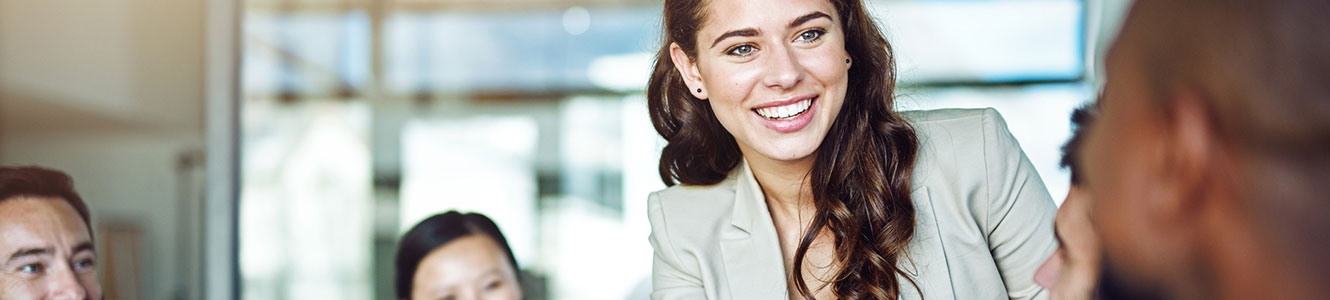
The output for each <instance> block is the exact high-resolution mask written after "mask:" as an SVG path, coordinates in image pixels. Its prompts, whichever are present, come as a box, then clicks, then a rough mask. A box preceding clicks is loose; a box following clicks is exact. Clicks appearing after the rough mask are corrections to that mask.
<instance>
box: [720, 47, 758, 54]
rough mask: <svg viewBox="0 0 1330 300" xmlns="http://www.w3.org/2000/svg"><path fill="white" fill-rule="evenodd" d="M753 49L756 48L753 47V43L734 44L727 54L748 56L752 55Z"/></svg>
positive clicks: (755, 49)
mask: <svg viewBox="0 0 1330 300" xmlns="http://www.w3.org/2000/svg"><path fill="white" fill-rule="evenodd" d="M753 51H757V48H756V47H753V45H739V46H735V47H734V48H730V51H729V52H727V54H729V55H735V56H748V55H752V54H753Z"/></svg>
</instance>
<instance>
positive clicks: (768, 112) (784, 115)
mask: <svg viewBox="0 0 1330 300" xmlns="http://www.w3.org/2000/svg"><path fill="white" fill-rule="evenodd" d="M812 104H813V99H808V100H804V101H799V102H795V103H792V104H790V105H785V106H778V107H764V108H758V109H754V110H753V111H754V112H757V114H758V115H759V116H762V117H763V118H767V119H771V120H780V119H789V118H793V117H794V116H798V115H800V114H803V113H804V112H806V111H808V108H809V107H812Z"/></svg>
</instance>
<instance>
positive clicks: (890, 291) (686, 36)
mask: <svg viewBox="0 0 1330 300" xmlns="http://www.w3.org/2000/svg"><path fill="white" fill-rule="evenodd" d="M831 1H832V4H833V5H834V6H835V8H836V13H837V14H838V15H839V16H840V20H841V25H842V27H844V32H845V50H846V51H847V52H848V53H849V55H850V57H851V58H852V59H853V60H854V62H855V63H854V65H853V66H852V67H851V68H850V70H849V74H848V75H849V85H848V86H849V87H848V90H847V91H846V93H845V104H844V105H843V106H842V108H841V112H840V114H839V115H838V116H837V117H836V120H835V121H834V123H833V124H832V125H831V129H830V131H829V132H827V136H826V137H825V138H824V139H823V140H822V144H821V145H819V146H818V150H817V152H816V154H815V155H816V158H815V160H814V163H813V169H812V170H811V171H810V174H808V176H809V177H807V178H808V179H809V181H810V182H811V185H812V192H813V207H814V208H815V209H816V213H815V215H814V216H813V220H812V224H811V226H809V227H808V230H806V231H805V232H804V233H803V236H802V239H801V241H800V243H799V247H798V249H797V250H795V254H794V270H793V271H794V272H793V273H792V274H790V276H793V277H792V278H791V279H793V280H794V283H795V288H797V290H798V291H799V292H800V294H802V295H803V296H804V298H806V299H813V293H812V291H811V290H810V289H809V286H808V283H806V282H804V280H803V276H800V274H803V261H804V255H805V254H806V253H807V252H808V247H809V246H810V245H811V244H812V243H813V240H814V238H816V237H817V234H818V232H820V231H821V230H822V229H823V228H825V229H828V230H829V231H830V232H832V233H833V238H834V241H835V244H834V245H835V254H836V257H835V261H836V265H837V266H839V267H840V269H839V270H838V271H837V272H836V274H835V276H834V278H832V280H831V281H829V282H828V283H829V284H830V285H831V287H832V291H833V292H834V293H835V294H836V296H837V297H839V298H841V299H895V298H896V297H897V296H899V295H900V291H901V285H902V282H900V280H898V277H897V275H901V277H902V278H905V279H906V280H907V281H908V282H909V284H910V285H911V286H913V287H914V288H915V290H916V291H918V284H917V283H915V282H914V279H913V278H911V277H910V276H909V275H908V274H907V273H906V272H904V271H903V270H902V269H901V268H900V267H899V266H897V263H898V262H901V261H906V260H908V259H907V258H906V257H905V250H906V247H907V245H908V244H909V242H910V238H911V237H912V236H913V235H914V205H913V203H912V202H911V200H910V193H909V191H910V174H911V172H912V171H913V168H914V161H915V155H916V153H917V152H918V148H919V141H918V138H917V137H916V136H915V132H914V128H912V127H911V126H910V124H909V123H908V122H906V120H905V119H904V118H902V117H901V115H900V114H898V113H897V112H896V111H895V110H894V108H893V104H892V103H893V100H894V99H893V97H894V94H893V93H894V90H895V87H896V71H895V59H894V58H893V56H892V53H891V44H889V43H887V40H886V38H884V37H883V35H882V32H881V31H879V30H878V27H877V24H875V22H874V21H873V19H872V18H871V17H869V15H868V13H867V12H866V11H865V10H864V6H863V3H862V2H861V0H831ZM705 10H706V1H705V0H665V9H664V20H663V21H664V22H663V23H664V34H663V35H664V41H663V43H662V44H661V47H660V51H659V52H657V54H656V64H655V67H654V68H655V69H654V70H653V71H652V74H651V80H650V82H649V83H648V86H647V105H648V109H649V111H650V114H651V123H652V124H653V125H655V127H656V132H658V133H660V136H661V137H663V138H665V141H666V142H667V144H666V145H665V149H664V151H663V153H662V154H661V157H660V178H661V180H663V181H664V182H665V184H666V185H670V186H673V185H676V184H685V185H712V184H716V183H719V182H720V181H722V180H724V179H725V178H726V177H727V176H728V174H729V173H730V172H731V171H732V170H733V169H734V167H735V166H737V165H738V164H739V161H740V160H741V159H742V158H743V156H742V154H741V153H740V152H739V147H738V144H737V142H736V141H735V140H734V137H733V136H732V135H730V133H729V132H728V131H726V130H725V128H724V127H722V126H721V124H720V121H718V120H717V119H716V116H715V114H714V113H713V112H712V110H711V106H710V104H708V103H706V102H704V101H701V100H699V99H697V98H696V97H694V96H693V95H692V94H691V93H689V92H688V87H687V86H685V85H684V82H683V77H681V75H680V74H679V71H678V70H677V69H676V68H675V66H674V63H673V61H671V60H670V52H669V51H670V44H671V43H677V44H678V45H679V47H680V48H682V49H683V50H684V52H685V53H686V54H687V55H688V56H689V57H693V58H696V57H697V43H696V41H697V31H698V29H699V27H700V26H701V25H702V24H703V22H704V21H705V19H706V11H705Z"/></svg>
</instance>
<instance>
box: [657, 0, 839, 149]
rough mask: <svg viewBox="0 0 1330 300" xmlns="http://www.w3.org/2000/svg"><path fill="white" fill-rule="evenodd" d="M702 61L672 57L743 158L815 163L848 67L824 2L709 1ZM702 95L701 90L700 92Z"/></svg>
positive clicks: (679, 53) (832, 13)
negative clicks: (812, 160)
mask: <svg viewBox="0 0 1330 300" xmlns="http://www.w3.org/2000/svg"><path fill="white" fill-rule="evenodd" d="M706 2H708V3H709V6H708V7H707V11H706V15H707V16H708V17H707V19H708V20H707V21H706V22H704V24H702V27H701V28H700V29H699V30H698V32H697V40H696V44H697V49H696V50H697V56H696V57H691V58H690V57H688V56H687V55H686V54H685V53H684V51H683V49H681V48H679V46H678V45H677V44H673V45H671V47H670V48H671V49H670V50H671V51H670V52H671V53H670V54H671V58H672V59H673V60H674V63H675V66H677V68H678V69H679V72H680V73H681V74H682V75H683V77H684V82H685V83H686V84H687V85H688V88H689V91H690V92H692V93H694V96H697V98H698V99H707V101H709V104H710V105H711V109H712V111H714V112H715V114H716V118H717V119H719V121H720V123H721V125H723V126H725V129H726V130H728V131H729V132H730V134H731V135H733V136H734V137H735V139H736V140H737V142H738V144H739V147H740V149H741V151H743V153H744V155H745V156H746V157H749V159H753V158H754V157H753V156H754V155H758V156H761V157H762V158H766V159H771V160H777V161H795V160H803V159H807V158H811V155H812V154H813V153H814V151H816V150H817V147H818V145H819V144H820V143H821V142H822V139H823V138H824V137H825V136H826V134H827V130H828V129H829V128H831V123H832V122H833V121H834V120H835V119H836V115H837V114H838V113H839V112H840V108H841V104H842V103H844V101H845V99H844V98H845V88H846V85H847V79H846V74H847V72H848V71H849V68H850V63H849V62H847V59H849V55H848V54H847V53H846V51H845V38H844V34H843V33H842V30H841V25H840V24H841V23H840V20H839V16H838V15H837V13H836V10H835V7H833V6H832V4H831V3H830V1H826V0H794V1H767V0H758V1H753V0H711V1H706ZM698 89H701V91H700V92H699V91H698Z"/></svg>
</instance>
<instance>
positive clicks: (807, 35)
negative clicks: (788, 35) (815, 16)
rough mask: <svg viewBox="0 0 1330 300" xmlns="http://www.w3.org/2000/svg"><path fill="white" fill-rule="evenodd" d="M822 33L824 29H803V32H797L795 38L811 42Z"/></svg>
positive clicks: (820, 36)
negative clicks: (797, 34) (797, 36)
mask: <svg viewBox="0 0 1330 300" xmlns="http://www.w3.org/2000/svg"><path fill="white" fill-rule="evenodd" d="M823 34H826V31H823V30H821V29H814V30H809V31H804V33H800V34H799V38H798V39H797V40H798V41H802V42H812V41H816V40H817V39H819V38H822V35H823Z"/></svg>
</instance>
